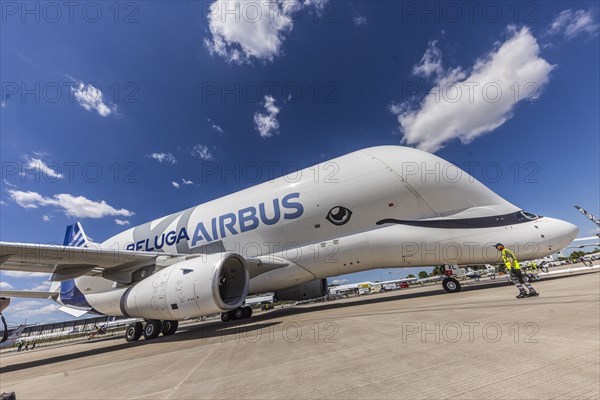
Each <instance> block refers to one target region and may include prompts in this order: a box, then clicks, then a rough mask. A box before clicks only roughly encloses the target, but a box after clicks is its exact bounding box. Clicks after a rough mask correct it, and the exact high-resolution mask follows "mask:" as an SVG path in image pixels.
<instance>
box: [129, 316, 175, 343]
mask: <svg viewBox="0 0 600 400" xmlns="http://www.w3.org/2000/svg"><path fill="white" fill-rule="evenodd" d="M178 326H179V322H177V321H160V320H157V319H150V320H148V321H145V323H142V322H134V323H133V324H131V325H129V326H128V327H127V330H126V331H125V340H127V341H128V342H135V341H137V340H139V339H140V337H142V335H144V339H146V340H148V339H154V338H156V337H158V335H160V334H161V333H162V334H163V336H170V335H172V334H174V333H175V332H176V331H177V327H178Z"/></svg>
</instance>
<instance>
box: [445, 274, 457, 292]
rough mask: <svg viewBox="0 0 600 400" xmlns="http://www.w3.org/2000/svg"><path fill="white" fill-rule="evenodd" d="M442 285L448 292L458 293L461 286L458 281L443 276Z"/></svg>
mask: <svg viewBox="0 0 600 400" xmlns="http://www.w3.org/2000/svg"><path fill="white" fill-rule="evenodd" d="M442 287H443V288H444V290H445V291H446V292H448V293H458V292H460V289H461V286H460V282H459V281H457V280H456V279H454V278H449V277H448V278H444V280H443V281H442Z"/></svg>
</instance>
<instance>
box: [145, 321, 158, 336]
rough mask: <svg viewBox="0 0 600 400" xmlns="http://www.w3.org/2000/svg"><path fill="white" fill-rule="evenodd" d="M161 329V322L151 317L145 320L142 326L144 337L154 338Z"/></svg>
mask: <svg viewBox="0 0 600 400" xmlns="http://www.w3.org/2000/svg"><path fill="white" fill-rule="evenodd" d="M161 329H162V322H160V321H159V320H157V319H151V320H148V321H147V322H146V326H145V327H144V339H146V340H148V339H154V338H155V337H157V336H158V335H159V334H160V330H161Z"/></svg>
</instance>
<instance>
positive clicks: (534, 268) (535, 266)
mask: <svg viewBox="0 0 600 400" xmlns="http://www.w3.org/2000/svg"><path fill="white" fill-rule="evenodd" d="M531 269H533V270H534V271H535V270H537V269H538V267H537V263H535V262H532V263H531Z"/></svg>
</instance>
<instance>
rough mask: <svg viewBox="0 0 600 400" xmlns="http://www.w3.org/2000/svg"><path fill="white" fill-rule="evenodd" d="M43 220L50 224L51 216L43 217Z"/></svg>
mask: <svg viewBox="0 0 600 400" xmlns="http://www.w3.org/2000/svg"><path fill="white" fill-rule="evenodd" d="M42 220H43V221H44V222H48V221H50V216H49V215H44V216H43V217H42Z"/></svg>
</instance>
